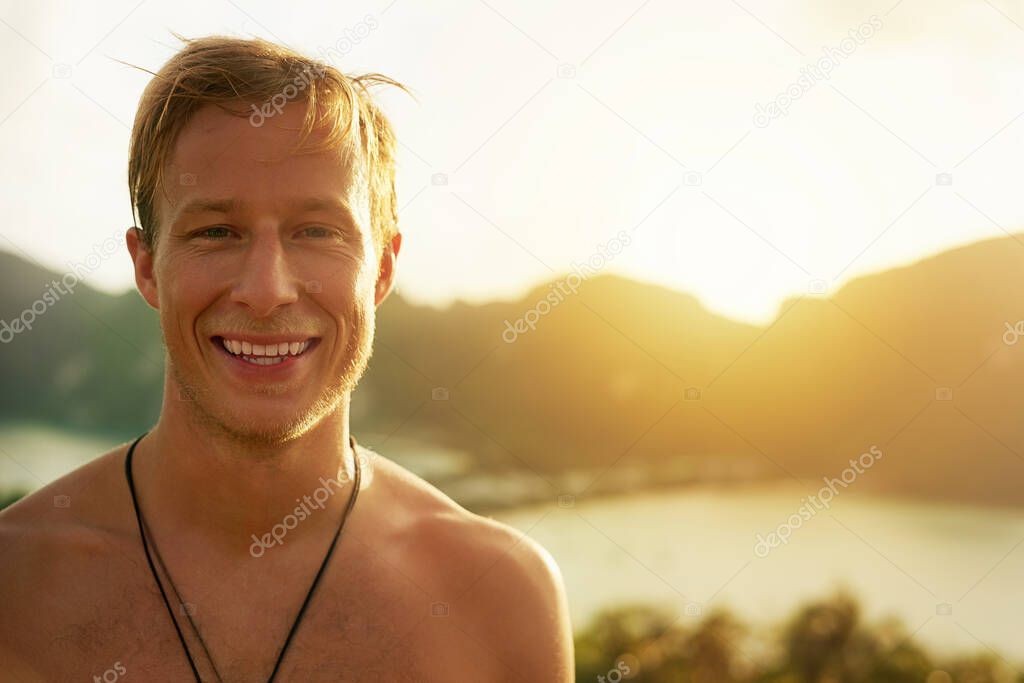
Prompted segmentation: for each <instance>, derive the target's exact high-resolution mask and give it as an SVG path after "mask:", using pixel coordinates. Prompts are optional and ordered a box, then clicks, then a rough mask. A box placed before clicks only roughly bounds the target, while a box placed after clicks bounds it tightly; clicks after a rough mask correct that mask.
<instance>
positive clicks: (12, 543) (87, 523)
mask: <svg viewBox="0 0 1024 683" xmlns="http://www.w3.org/2000/svg"><path fill="white" fill-rule="evenodd" d="M125 449H126V446H124V445H122V446H119V447H117V448H114V449H111V450H110V451H108V452H106V453H104V454H102V455H100V456H98V457H97V458H95V459H93V460H92V461H90V462H88V463H86V464H85V465H82V466H81V467H78V468H77V469H75V470H73V471H71V472H69V473H68V474H66V475H64V476H63V477H60V478H58V479H56V480H55V481H53V482H51V483H50V484H48V485H46V486H43V487H42V488H40V489H38V490H37V491H35V492H33V493H31V494H29V495H27V496H25V497H24V498H22V499H21V500H19V501H17V502H16V503H14V504H12V505H10V506H8V507H7V508H5V509H4V510H2V511H0V553H2V556H3V560H2V561H0V585H4V586H8V587H10V586H16V587H17V590H16V591H15V590H10V589H8V590H7V591H5V593H7V595H5V597H6V598H7V600H8V604H10V602H11V601H13V602H19V601H20V602H26V603H29V604H30V603H31V602H32V601H34V600H35V598H36V595H35V594H36V593H39V592H43V591H46V590H48V589H49V588H50V587H52V586H54V585H56V581H58V580H61V579H63V578H67V577H64V576H62V575H63V574H64V573H66V571H67V570H68V569H69V568H72V567H76V568H77V566H78V565H77V564H76V562H75V560H77V559H79V558H88V557H99V556H102V555H103V554H104V553H106V552H108V551H109V549H110V547H111V545H112V544H114V543H116V542H117V541H118V539H119V538H120V537H122V536H123V535H124V533H125V529H124V528H123V527H124V524H123V516H120V515H117V514H116V512H117V511H118V507H117V506H118V504H119V503H126V502H127V493H126V492H125V491H123V490H121V489H120V488H119V486H118V485H119V479H118V476H117V474H118V472H119V471H120V470H119V463H120V462H121V460H122V459H123V457H122V456H123V454H124V451H125ZM122 498H124V500H121V499H122ZM70 585H74V582H71V584H70Z"/></svg>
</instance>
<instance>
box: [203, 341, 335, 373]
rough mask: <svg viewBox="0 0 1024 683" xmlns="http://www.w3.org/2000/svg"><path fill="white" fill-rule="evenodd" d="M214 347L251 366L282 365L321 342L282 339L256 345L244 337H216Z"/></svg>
mask: <svg viewBox="0 0 1024 683" xmlns="http://www.w3.org/2000/svg"><path fill="white" fill-rule="evenodd" d="M212 341H213V343H214V345H216V346H219V347H220V348H221V349H223V350H224V351H225V352H227V353H229V354H231V355H232V356H234V357H235V358H237V359H238V360H241V361H244V362H246V363H248V364H250V365H264V366H266V365H280V364H282V363H288V362H290V361H292V360H293V359H295V358H298V357H300V356H302V355H303V354H304V353H306V352H307V351H309V350H310V349H311V348H314V347H315V346H316V345H317V343H318V342H319V341H320V339H319V337H292V338H291V339H288V338H282V339H280V340H275V341H274V342H273V343H267V342H263V341H262V340H261V342H260V343H256V341H254V340H252V339H246V338H244V337H241V336H239V337H225V336H219V335H218V336H215V337H213V338H212Z"/></svg>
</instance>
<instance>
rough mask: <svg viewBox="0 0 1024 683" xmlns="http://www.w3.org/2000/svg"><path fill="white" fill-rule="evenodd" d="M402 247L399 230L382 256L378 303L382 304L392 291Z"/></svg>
mask: <svg viewBox="0 0 1024 683" xmlns="http://www.w3.org/2000/svg"><path fill="white" fill-rule="evenodd" d="M401 248H402V233H400V232H397V233H395V236H394V237H392V238H391V241H390V242H389V243H388V244H387V245H385V247H384V253H383V254H382V255H381V257H380V271H379V272H378V274H377V294H376V305H377V306H380V305H381V303H383V302H384V299H386V298H387V296H388V294H389V293H391V288H392V287H393V286H394V282H395V264H396V262H397V261H398V252H399V251H400V250H401Z"/></svg>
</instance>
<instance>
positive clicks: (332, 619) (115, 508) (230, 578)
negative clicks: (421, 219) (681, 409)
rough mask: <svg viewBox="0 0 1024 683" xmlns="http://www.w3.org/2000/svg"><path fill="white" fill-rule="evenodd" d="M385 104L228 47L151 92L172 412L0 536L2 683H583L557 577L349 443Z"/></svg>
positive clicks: (187, 57)
mask: <svg viewBox="0 0 1024 683" xmlns="http://www.w3.org/2000/svg"><path fill="white" fill-rule="evenodd" d="M386 83H390V84H392V85H397V84H396V83H394V82H393V81H390V80H388V79H385V78H383V77H380V76H369V77H364V78H361V79H360V78H355V79H353V78H349V77H346V76H344V75H342V74H340V73H339V72H337V71H336V70H335V69H333V68H331V67H325V66H324V65H320V64H316V63H315V62H312V61H311V60H308V59H305V58H303V57H302V56H301V55H298V54H296V53H294V52H292V51H291V50H288V49H285V48H282V47H279V46H276V45H273V44H270V43H267V42H264V41H260V40H252V41H249V40H238V39H231V38H222V37H208V38H203V39H198V40H193V41H189V42H188V44H187V45H186V47H185V48H184V49H183V50H182V51H181V52H180V53H178V54H177V55H176V56H174V57H173V58H172V59H171V60H170V61H169V62H168V63H167V64H166V65H165V66H164V67H163V69H162V70H161V71H160V73H159V74H156V77H155V78H154V79H153V80H152V81H151V82H150V84H149V86H148V87H147V89H146V91H145V93H144V95H143V98H142V102H141V104H140V107H139V111H138V114H137V117H136V122H135V126H134V129H133V131H132V139H131V151H130V156H131V160H130V164H129V185H130V188H131V193H132V201H133V207H137V208H138V212H139V224H140V228H132V229H129V231H128V234H127V242H128V248H129V251H130V252H131V257H132V261H133V262H134V268H135V279H136V283H137V286H138V289H139V292H140V293H141V294H142V296H143V298H144V299H145V300H146V302H148V303H149V305H150V306H152V307H153V308H154V309H156V310H157V311H158V312H159V316H160V323H161V328H162V331H163V338H164V343H165V346H166V373H165V386H164V396H163V404H162V411H161V415H160V419H159V421H158V423H157V424H156V425H155V426H154V427H153V428H152V429H151V430H150V431H148V432H147V433H146V434H145V435H142V436H141V438H140V439H139V440H137V441H136V442H134V444H133V445H132V447H131V448H129V445H128V444H125V445H122V446H119V447H117V448H115V449H114V450H112V451H110V452H108V453H106V454H104V455H102V456H100V457H99V458H97V459H96V460H94V461H92V462H90V463H89V464H87V465H85V466H83V467H81V468H79V469H77V470H75V471H74V472H72V473H70V474H68V475H67V476H65V477H62V478H61V479H58V480H57V481H55V482H54V483H52V484H50V485H49V486H46V487H44V488H43V489H42V490H40V491H38V492H36V493H35V494H33V495H31V496H28V497H27V498H26V499H24V500H22V501H21V502H19V503H17V504H15V505H13V506H12V507H10V508H8V509H7V510H5V511H4V512H3V513H2V515H0V543H2V547H3V560H2V561H0V579H2V585H3V588H4V591H5V597H4V603H5V604H4V611H3V618H2V624H0V662H2V665H0V667H2V668H0V677H2V678H3V680H17V681H63V680H75V679H79V680H102V681H108V682H109V681H116V680H120V679H121V678H122V677H124V678H127V679H129V680H136V681H190V680H203V681H225V682H229V681H230V682H235V681H260V682H262V681H267V680H270V679H273V680H277V681H286V680H287V681H371V680H381V681H399V680H409V681H435V680H436V681H441V680H444V681H511V680H528V681H545V682H547V681H559V682H561V681H570V680H572V679H573V663H572V658H573V649H572V640H571V635H572V634H571V629H570V624H569V619H568V616H567V606H566V598H565V589H564V587H563V584H562V580H561V578H560V575H559V571H558V568H557V566H556V565H555V563H554V561H553V560H552V558H551V556H550V555H549V554H548V553H547V552H546V551H545V550H544V549H543V548H541V547H540V546H539V545H538V544H537V543H536V542H534V541H533V540H532V539H530V538H529V537H527V536H525V535H523V534H520V533H518V532H516V531H514V530H512V529H510V528H508V527H506V526H504V525H501V524H499V523H497V522H494V521H492V520H489V519H486V518H482V517H479V516H477V515H474V514H472V513H470V512H468V511H466V510H464V509H463V508H461V507H460V506H459V505H457V504H456V503H454V502H453V501H452V500H450V499H449V498H447V497H446V496H444V495H443V494H442V493H440V492H439V491H437V490H436V489H435V488H434V487H432V486H430V485H429V484H427V483H426V482H424V481H422V480H421V479H419V478H417V477H416V476H414V475H412V474H411V473H409V472H408V471H406V470H404V469H402V468H401V467H399V466H398V465H396V464H395V463H393V462H391V461H389V460H388V459H386V458H385V457H383V456H381V455H379V454H377V453H375V452H373V451H371V450H369V449H367V448H365V447H364V446H362V445H360V444H358V443H357V442H356V441H355V440H354V438H353V437H352V435H351V434H350V432H349V399H350V395H351V392H352V390H353V388H354V387H355V386H356V383H357V382H358V380H359V378H360V377H361V376H362V374H363V372H364V370H365V368H366V366H367V363H368V361H369V358H370V355H371V350H372V342H373V334H374V320H375V310H376V307H377V306H379V305H380V304H381V302H383V301H384V299H385V297H386V296H387V295H388V293H389V291H390V289H391V287H392V284H393V282H394V277H395V266H396V260H397V257H398V253H399V250H400V248H401V244H402V235H401V233H399V232H398V229H397V217H396V210H395V196H394V157H393V154H394V144H395V143H394V137H393V134H392V132H391V128H390V125H389V124H388V122H387V120H386V119H385V118H384V116H383V115H382V114H381V112H380V110H379V109H378V108H377V107H376V106H375V105H374V103H373V101H372V100H371V98H370V96H369V91H368V86H369V85H374V84H386ZM289 86H291V87H289ZM129 450H130V451H131V453H129ZM129 455H130V458H129ZM346 511H348V512H346ZM332 542H336V546H334V550H333V552H331V550H330V549H331V547H332ZM321 566H322V574H320V575H319V576H318V572H319V571H320V569H321Z"/></svg>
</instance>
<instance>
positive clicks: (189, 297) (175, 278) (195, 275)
mask: <svg viewBox="0 0 1024 683" xmlns="http://www.w3.org/2000/svg"><path fill="white" fill-rule="evenodd" d="M196 265H202V267H196ZM222 272H223V269H221V268H216V267H211V266H210V265H208V264H195V262H190V261H189V260H187V259H174V260H168V261H167V262H165V263H163V264H162V267H161V268H160V270H159V273H158V275H157V277H158V283H159V284H158V294H159V298H160V307H161V309H162V310H163V311H164V312H165V314H166V316H167V318H169V319H170V320H185V319H188V318H190V317H193V316H195V315H198V313H199V312H200V311H201V310H202V309H203V308H204V307H205V306H206V305H207V304H208V303H209V301H211V300H212V299H213V298H215V297H216V295H217V291H218V286H219V284H218V283H219V281H220V276H219V275H218V273H222Z"/></svg>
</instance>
